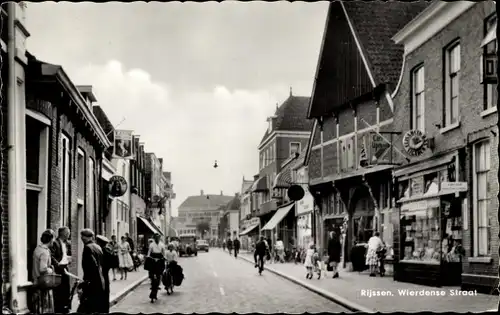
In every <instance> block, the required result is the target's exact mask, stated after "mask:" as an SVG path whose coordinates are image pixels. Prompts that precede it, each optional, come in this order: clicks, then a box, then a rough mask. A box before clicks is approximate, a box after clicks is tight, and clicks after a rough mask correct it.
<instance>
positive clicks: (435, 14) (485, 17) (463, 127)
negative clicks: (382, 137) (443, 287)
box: [394, 1, 499, 293]
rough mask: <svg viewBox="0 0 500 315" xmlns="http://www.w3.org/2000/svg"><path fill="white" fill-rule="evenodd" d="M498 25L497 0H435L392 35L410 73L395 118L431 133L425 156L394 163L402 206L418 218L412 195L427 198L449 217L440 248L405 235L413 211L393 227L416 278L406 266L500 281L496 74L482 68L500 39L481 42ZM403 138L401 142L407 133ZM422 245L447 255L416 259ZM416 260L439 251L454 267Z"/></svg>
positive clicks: (474, 284)
mask: <svg viewBox="0 0 500 315" xmlns="http://www.w3.org/2000/svg"><path fill="white" fill-rule="evenodd" d="M428 18H430V19H429V20H428ZM424 21H425V22H424ZM424 23H425V26H424V27H420V26H421V25H424ZM492 28H496V13H495V4H494V2H491V1H484V2H478V3H474V2H467V1H456V2H450V3H446V2H443V1H436V2H434V3H433V4H432V5H430V6H429V8H428V9H427V10H426V11H425V12H424V13H423V14H422V15H420V16H419V17H418V18H416V19H415V20H413V21H411V22H410V23H409V24H408V25H407V26H406V27H405V28H403V29H402V30H401V31H400V32H399V33H398V34H396V35H395V36H394V40H395V41H396V42H397V43H399V44H404V45H405V63H404V68H403V73H402V77H401V79H400V83H399V86H398V89H397V91H396V93H395V96H394V103H395V109H396V110H395V120H394V121H395V128H396V129H398V130H402V131H408V130H420V131H421V132H422V134H424V135H425V136H426V137H427V139H428V148H427V149H426V150H425V151H423V152H422V153H421V155H420V156H415V157H411V161H410V163H408V165H405V166H404V167H402V168H401V169H398V170H396V171H395V174H394V175H395V180H396V181H397V185H398V196H396V197H397V198H402V199H403V200H406V201H404V202H402V203H401V211H402V213H401V215H402V217H404V218H405V220H410V219H409V218H410V217H412V216H413V217H414V218H416V219H411V220H414V223H413V224H414V225H416V226H418V225H419V223H418V221H419V219H418V215H414V213H413V212H411V211H419V210H421V209H420V208H418V209H417V208H415V207H414V205H415V203H413V202H411V201H412V200H413V201H416V200H418V201H420V204H421V205H422V202H427V204H428V208H430V207H433V208H434V209H439V212H440V214H439V216H440V217H441V218H440V220H443V221H444V222H446V224H444V223H443V224H442V225H441V226H440V229H439V230H440V237H439V241H438V238H437V237H436V244H438V245H439V246H440V248H437V247H438V245H436V244H433V245H432V246H431V244H430V243H432V242H433V241H429V244H423V245H416V243H414V244H413V245H411V244H412V243H411V242H410V241H408V240H409V238H411V237H413V236H411V235H412V232H410V230H407V229H408V228H407V226H411V224H412V223H410V221H411V220H410V221H405V223H403V221H401V222H400V224H401V227H400V228H401V234H399V235H397V234H395V238H399V237H401V239H400V240H397V242H399V243H400V246H399V247H398V248H395V251H398V250H400V251H401V252H398V253H396V256H397V258H398V259H399V260H401V261H403V262H402V263H400V264H399V265H400V267H398V268H396V278H401V279H402V278H406V279H408V278H412V281H413V280H414V281H417V279H416V278H417V277H416V276H415V277H413V276H411V275H409V274H412V273H413V274H414V273H417V274H419V276H418V278H420V280H422V279H423V278H428V279H426V281H425V282H429V281H430V282H431V283H434V284H436V283H435V282H434V281H433V280H432V279H434V280H436V279H440V280H439V282H441V283H442V284H446V282H447V281H446V280H447V279H451V278H454V281H452V282H453V283H454V284H456V283H461V284H462V287H464V288H475V289H480V290H482V291H487V293H490V292H492V291H493V289H492V288H494V287H496V283H497V281H498V269H497V268H498V264H499V260H498V246H499V241H498V232H499V230H498V218H497V216H498V200H497V197H496V194H497V192H498V181H497V173H498V154H497V152H498V130H497V127H496V126H495V125H496V122H497V119H498V118H497V114H496V112H497V110H496V104H497V92H496V89H497V88H496V81H495V80H493V81H487V79H485V78H484V77H483V75H484V74H485V71H483V70H485V68H484V67H483V62H484V60H485V54H486V53H488V51H490V50H491V51H495V50H496V40H493V41H491V40H490V41H487V42H483V41H484V39H485V38H486V37H487V35H488V33H489V32H490V31H491V29H492ZM397 145H398V147H399V148H400V149H401V150H403V148H402V147H403V143H402V141H401V139H399V140H398V142H397ZM453 173H454V174H453ZM436 174H437V175H436ZM432 177H433V178H435V179H434V180H433V178H432ZM450 181H456V182H461V183H464V184H461V185H462V188H464V189H461V191H458V192H454V191H453V190H450V187H449V185H448V184H447V183H446V182H450ZM432 182H434V183H435V184H437V186H436V190H435V191H430V190H432V189H431V188H430V186H432ZM443 182H445V184H444V185H443ZM463 185H466V186H463ZM421 186H422V187H421ZM408 187H410V188H409V189H408ZM422 188H423V191H422ZM413 191H418V193H416V194H415V193H414V192H413ZM405 192H408V193H407V194H406V195H405ZM450 192H451V194H450ZM422 194H423V197H422V196H421V195H422ZM426 196H428V198H427V197H426ZM443 199H444V200H443ZM432 200H435V201H436V202H434V201H432ZM434 203H435V204H434ZM431 204H432V206H431ZM427 219H431V218H427ZM450 221H451V222H452V223H451V227H452V228H451V229H450V226H449V225H450V223H449V222H450ZM410 229H411V230H413V229H414V226H413V227H411V228H410ZM404 230H405V231H404ZM406 230H407V231H406ZM417 230H418V229H417ZM424 231H425V229H424ZM424 234H425V232H424ZM424 236H425V235H424ZM454 244H461V245H462V246H463V249H464V252H463V254H465V256H463V257H461V259H460V260H461V263H460V262H457V263H456V264H455V265H454V261H453V260H452V259H451V258H450V257H451V256H449V255H448V254H447V253H449V252H450V251H452V250H453V248H455V247H454ZM431 247H435V248H431ZM420 249H422V250H423V251H427V252H430V251H434V250H435V251H436V252H440V253H441V258H440V257H439V255H435V257H434V258H435V259H434V258H430V259H428V260H426V259H423V258H418V259H417V258H416V257H415V254H416V252H418V251H420ZM406 250H408V251H412V253H409V252H405V251H406ZM409 256H411V257H409ZM424 256H425V255H424ZM414 260H424V261H429V260H434V263H435V264H437V265H439V263H441V266H442V265H443V264H444V265H445V267H442V269H441V270H453V271H452V273H453V274H443V273H442V272H440V271H439V270H438V269H437V268H438V267H435V268H432V267H430V265H425V264H422V262H418V263H419V266H425V267H422V268H416V267H415V266H416V265H413V266H411V261H414ZM460 260H457V261H460ZM405 261H409V262H408V264H406V263H405ZM405 264H406V265H405ZM403 266H405V267H403ZM408 269H412V270H413V271H412V272H407V270H408ZM398 273H399V275H398ZM423 274H426V275H427V277H422V275H423ZM430 278H432V279H430ZM445 278H446V279H445Z"/></svg>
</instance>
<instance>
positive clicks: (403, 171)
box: [394, 151, 456, 177]
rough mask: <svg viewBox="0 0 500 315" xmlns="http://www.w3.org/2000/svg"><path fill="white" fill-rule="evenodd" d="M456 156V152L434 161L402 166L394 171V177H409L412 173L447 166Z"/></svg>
mask: <svg viewBox="0 0 500 315" xmlns="http://www.w3.org/2000/svg"><path fill="white" fill-rule="evenodd" d="M455 156H456V151H454V152H452V153H448V154H446V155H444V156H440V157H438V158H435V159H431V160H427V161H423V162H417V163H415V164H412V165H408V166H403V167H400V168H398V169H396V170H395V171H394V177H401V176H404V175H411V174H413V173H417V172H420V171H424V170H428V169H432V168H435V167H439V166H441V165H444V164H448V163H450V162H451V161H452V159H453V158H454V157H455Z"/></svg>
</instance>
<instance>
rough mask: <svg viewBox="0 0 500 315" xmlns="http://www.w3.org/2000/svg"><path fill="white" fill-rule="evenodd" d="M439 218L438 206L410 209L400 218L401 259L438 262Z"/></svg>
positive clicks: (439, 248)
mask: <svg viewBox="0 0 500 315" xmlns="http://www.w3.org/2000/svg"><path fill="white" fill-rule="evenodd" d="M440 225H441V220H440V213H439V206H436V207H431V208H428V209H422V210H416V211H411V212H410V213H408V214H406V215H404V216H403V217H402V219H401V232H402V235H403V238H402V243H403V246H402V247H403V257H404V258H403V260H405V261H425V262H429V263H432V262H436V263H439V262H440V257H441V255H440V252H441V226H440Z"/></svg>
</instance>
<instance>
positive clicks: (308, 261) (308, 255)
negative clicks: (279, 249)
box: [304, 244, 314, 279]
mask: <svg viewBox="0 0 500 315" xmlns="http://www.w3.org/2000/svg"><path fill="white" fill-rule="evenodd" d="M313 255H314V244H311V245H309V249H308V250H307V252H306V259H305V261H304V267H306V270H307V274H306V279H312V277H313V267H314V262H313Z"/></svg>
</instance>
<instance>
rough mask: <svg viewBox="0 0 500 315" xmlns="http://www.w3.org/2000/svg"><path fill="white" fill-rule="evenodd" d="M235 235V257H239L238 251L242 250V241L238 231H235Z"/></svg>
mask: <svg viewBox="0 0 500 315" xmlns="http://www.w3.org/2000/svg"><path fill="white" fill-rule="evenodd" d="M233 237H234V240H233V248H234V258H238V253H239V252H240V247H241V243H240V240H239V239H238V235H237V234H236V231H235V232H234V233H233Z"/></svg>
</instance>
